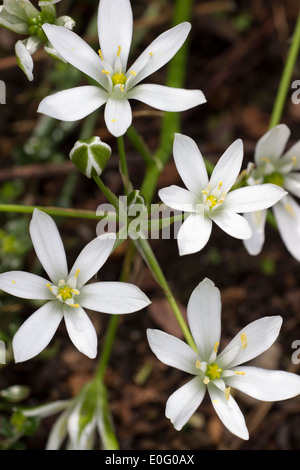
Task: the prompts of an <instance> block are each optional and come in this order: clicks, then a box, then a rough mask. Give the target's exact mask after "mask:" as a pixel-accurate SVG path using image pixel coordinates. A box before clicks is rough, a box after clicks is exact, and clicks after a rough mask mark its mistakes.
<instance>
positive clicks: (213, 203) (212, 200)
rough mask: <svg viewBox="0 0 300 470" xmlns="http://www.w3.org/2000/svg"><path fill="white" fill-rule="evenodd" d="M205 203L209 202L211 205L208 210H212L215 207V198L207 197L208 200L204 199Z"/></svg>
mask: <svg viewBox="0 0 300 470" xmlns="http://www.w3.org/2000/svg"><path fill="white" fill-rule="evenodd" d="M207 201H210V202H211V204H210V205H209V208H210V209H212V208H213V207H215V205H216V204H217V198H216V197H215V196H208V198H207V199H206V202H207Z"/></svg>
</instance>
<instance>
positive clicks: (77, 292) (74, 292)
mask: <svg viewBox="0 0 300 470" xmlns="http://www.w3.org/2000/svg"><path fill="white" fill-rule="evenodd" d="M71 292H72V294H74V295H79V294H80V292H79V290H77V289H71Z"/></svg>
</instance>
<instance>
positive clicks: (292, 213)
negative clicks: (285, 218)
mask: <svg viewBox="0 0 300 470" xmlns="http://www.w3.org/2000/svg"><path fill="white" fill-rule="evenodd" d="M284 208H285V210H286V211H287V212H288V213H289V214H290V215H291V216H292V217H295V212H294V209H293V208H292V206H291V205H290V204H285V205H284Z"/></svg>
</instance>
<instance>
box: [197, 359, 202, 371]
mask: <svg viewBox="0 0 300 470" xmlns="http://www.w3.org/2000/svg"><path fill="white" fill-rule="evenodd" d="M201 367H202V364H201V362H200V361H199V359H197V361H196V369H200V368H201Z"/></svg>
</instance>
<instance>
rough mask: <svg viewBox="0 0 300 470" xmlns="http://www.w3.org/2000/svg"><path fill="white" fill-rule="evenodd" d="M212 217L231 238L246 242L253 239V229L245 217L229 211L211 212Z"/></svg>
mask: <svg viewBox="0 0 300 470" xmlns="http://www.w3.org/2000/svg"><path fill="white" fill-rule="evenodd" d="M210 217H211V218H212V220H213V221H214V222H215V223H216V224H217V225H218V226H219V227H220V228H221V229H222V230H224V232H226V233H228V235H230V236H231V237H234V238H238V239H241V240H245V239H247V238H250V237H251V234H252V232H251V228H250V225H249V224H248V222H247V220H246V219H245V217H243V216H242V215H239V214H236V213H235V212H232V211H229V210H220V209H218V210H216V211H214V210H211V212H210Z"/></svg>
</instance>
